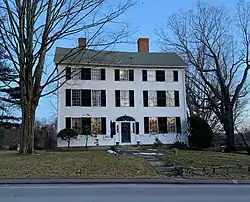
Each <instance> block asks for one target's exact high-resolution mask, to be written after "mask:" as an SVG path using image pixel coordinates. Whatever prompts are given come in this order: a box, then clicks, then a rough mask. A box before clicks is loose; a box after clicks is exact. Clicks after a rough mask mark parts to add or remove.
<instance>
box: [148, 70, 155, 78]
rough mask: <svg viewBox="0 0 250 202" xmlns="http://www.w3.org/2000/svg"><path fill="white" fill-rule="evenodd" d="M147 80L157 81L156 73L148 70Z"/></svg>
mask: <svg viewBox="0 0 250 202" xmlns="http://www.w3.org/2000/svg"><path fill="white" fill-rule="evenodd" d="M147 80H148V81H155V71H154V70H147Z"/></svg>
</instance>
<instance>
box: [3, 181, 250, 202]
mask: <svg viewBox="0 0 250 202" xmlns="http://www.w3.org/2000/svg"><path fill="white" fill-rule="evenodd" d="M249 190H250V185H157V184H155V185H147V184H145V185H142V184H130V185H128V184H127V185H124V184H109V185H1V186H0V201H1V202H45V201H46V202H69V201H72V202H117V201H119V202H128V201H129V202H139V201H142V202H160V201H161V202H165V201H167V202H184V201H185V202H217V201H218V202H249V201H250V192H249Z"/></svg>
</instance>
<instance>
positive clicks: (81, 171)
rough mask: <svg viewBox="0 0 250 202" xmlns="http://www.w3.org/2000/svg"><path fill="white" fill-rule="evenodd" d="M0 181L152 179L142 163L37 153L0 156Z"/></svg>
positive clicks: (101, 155) (89, 154)
mask: <svg viewBox="0 0 250 202" xmlns="http://www.w3.org/2000/svg"><path fill="white" fill-rule="evenodd" d="M0 171H1V172H0V178H1V179H6V178H152V177H158V175H157V173H156V172H155V171H154V170H153V168H152V167H151V166H150V165H149V164H148V163H147V162H145V160H144V159H142V158H140V157H134V156H115V155H111V154H106V153H105V152H104V151H83V152H79V151H78V152H48V153H46V152H41V153H40V154H39V153H38V154H34V155H30V156H21V155H18V154H14V153H1V154H0Z"/></svg>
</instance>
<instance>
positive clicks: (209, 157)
mask: <svg viewBox="0 0 250 202" xmlns="http://www.w3.org/2000/svg"><path fill="white" fill-rule="evenodd" d="M164 159H165V160H166V163H167V164H173V163H174V164H177V165H181V166H183V167H184V168H185V169H187V170H188V171H190V170H192V171H194V172H186V173H185V175H186V176H185V177H188V178H206V179H207V178H216V179H218V178H227V179H250V173H249V171H250V156H247V155H245V154H229V153H222V152H211V151H191V150H178V151H177V153H176V154H175V153H174V152H173V151H171V150H166V151H165V157H164ZM235 168H236V169H235Z"/></svg>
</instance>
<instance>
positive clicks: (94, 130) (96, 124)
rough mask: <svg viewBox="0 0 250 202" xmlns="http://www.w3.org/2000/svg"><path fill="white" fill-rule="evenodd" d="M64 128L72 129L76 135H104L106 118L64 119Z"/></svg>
mask: <svg viewBox="0 0 250 202" xmlns="http://www.w3.org/2000/svg"><path fill="white" fill-rule="evenodd" d="M66 128H72V129H73V130H74V131H76V132H77V134H78V135H85V134H88V135H93V136H97V135H99V134H106V131H107V127H106V117H81V118H70V117H66Z"/></svg>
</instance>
